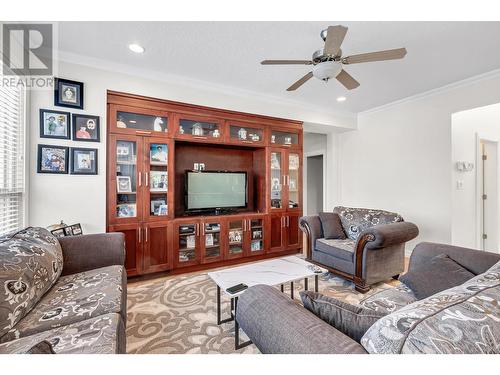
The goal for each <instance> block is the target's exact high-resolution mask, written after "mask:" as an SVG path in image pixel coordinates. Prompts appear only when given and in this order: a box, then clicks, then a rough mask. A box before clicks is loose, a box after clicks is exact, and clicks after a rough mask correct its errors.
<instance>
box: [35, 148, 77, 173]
mask: <svg viewBox="0 0 500 375" xmlns="http://www.w3.org/2000/svg"><path fill="white" fill-rule="evenodd" d="M68 164H69V147H65V146H53V145H38V155H37V172H38V173H53V174H68Z"/></svg>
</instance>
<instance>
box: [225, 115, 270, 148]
mask: <svg viewBox="0 0 500 375" xmlns="http://www.w3.org/2000/svg"><path fill="white" fill-rule="evenodd" d="M226 128H227V137H226V140H227V143H230V144H237V145H246V146H264V145H265V144H266V136H267V127H266V126H265V125H259V124H255V123H249V122H248V123H247V122H241V121H227V122H226Z"/></svg>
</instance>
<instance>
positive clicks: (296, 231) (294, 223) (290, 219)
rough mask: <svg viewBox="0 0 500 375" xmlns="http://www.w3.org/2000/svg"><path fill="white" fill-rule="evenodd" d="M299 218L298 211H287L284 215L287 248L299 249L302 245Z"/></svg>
mask: <svg viewBox="0 0 500 375" xmlns="http://www.w3.org/2000/svg"><path fill="white" fill-rule="evenodd" d="M299 218H300V214H299V213H287V214H286V216H284V222H285V228H286V231H285V232H286V249H287V250H294V249H300V248H301V247H302V232H301V231H300V228H299Z"/></svg>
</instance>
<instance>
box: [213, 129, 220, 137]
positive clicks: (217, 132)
mask: <svg viewBox="0 0 500 375" xmlns="http://www.w3.org/2000/svg"><path fill="white" fill-rule="evenodd" d="M212 137H214V138H219V137H220V133H219V129H215V130H214V132H213V133H212Z"/></svg>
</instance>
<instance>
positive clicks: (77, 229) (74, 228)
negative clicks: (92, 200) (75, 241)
mask: <svg viewBox="0 0 500 375" xmlns="http://www.w3.org/2000/svg"><path fill="white" fill-rule="evenodd" d="M70 228H71V232H72V233H73V236H81V235H82V234H83V231H82V226H81V225H80V223H78V224H73V225H70Z"/></svg>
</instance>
